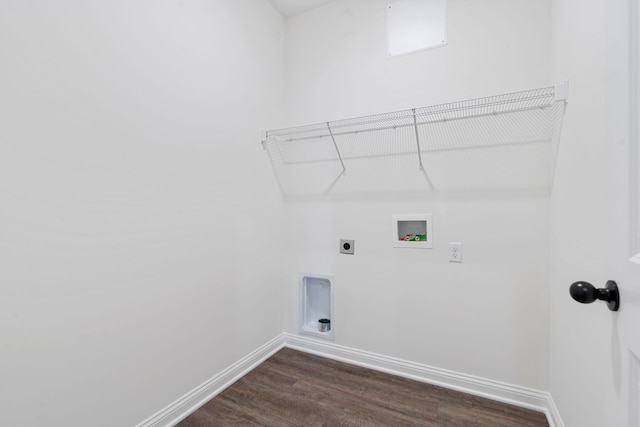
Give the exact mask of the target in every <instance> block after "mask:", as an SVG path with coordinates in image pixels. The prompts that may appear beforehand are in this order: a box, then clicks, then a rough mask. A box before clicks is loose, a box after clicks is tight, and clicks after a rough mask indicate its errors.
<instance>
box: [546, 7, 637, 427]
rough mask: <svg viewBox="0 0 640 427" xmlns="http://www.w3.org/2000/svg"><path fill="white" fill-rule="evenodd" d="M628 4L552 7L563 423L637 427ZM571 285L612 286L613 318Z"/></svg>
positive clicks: (556, 302)
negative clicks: (560, 82)
mask: <svg viewBox="0 0 640 427" xmlns="http://www.w3.org/2000/svg"><path fill="white" fill-rule="evenodd" d="M629 4H631V2H626V1H611V2H609V1H606V2H605V1H593V2H589V3H588V4H586V3H584V2H579V1H573V0H558V1H555V2H554V3H553V8H552V41H553V43H552V47H553V49H552V51H553V74H554V75H555V76H564V78H568V79H569V81H570V97H569V99H570V101H569V105H568V109H567V115H566V120H565V125H564V127H563V138H562V144H561V146H560V152H559V158H558V168H557V171H556V185H555V187H554V191H553V197H552V200H551V222H550V223H551V241H550V242H551V244H550V251H551V257H550V278H551V289H550V293H551V306H550V314H551V317H550V326H551V333H550V392H551V394H552V396H553V398H554V401H555V403H556V406H557V407H558V410H559V412H560V414H561V416H562V418H563V420H564V424H565V425H566V426H580V427H602V426H631V425H636V424H635V423H631V421H630V420H629V415H630V403H632V402H631V398H630V396H629V391H630V390H631V389H632V386H631V385H630V384H629V382H630V381H631V379H632V375H631V372H630V367H631V352H630V351H634V352H636V354H638V351H639V349H640V342H639V341H640V337H638V332H637V326H638V322H639V321H640V320H639V319H638V316H640V309H639V308H638V301H639V300H638V297H637V295H638V292H639V291H640V284H639V283H638V274H639V273H640V271H639V267H638V266H637V265H635V264H631V263H629V262H627V258H629V257H630V256H631V251H630V237H631V236H632V233H631V232H630V228H629V226H630V224H629V219H630V215H629V213H630V207H629V206H630V205H629V195H630V194H631V192H630V190H629V183H630V180H629V166H630V162H629V159H630V157H631V156H630V150H629V148H630V147H629V122H628V120H629V115H628V111H629V110H628V100H629V99H628V93H629V88H628V86H627V85H628V82H629V68H628V67H629V63H628V52H627V49H628V48H629V45H628V43H629V33H628V23H629V15H630V13H629V11H628V9H627V8H628V6H629ZM636 77H637V76H636ZM578 280H581V281H588V282H590V283H592V284H593V285H595V286H597V287H599V288H600V287H603V286H604V285H605V283H606V281H607V280H615V281H616V282H617V283H618V286H619V287H620V290H621V307H620V311H619V312H616V313H614V312H611V311H609V310H607V308H606V306H605V305H604V304H603V303H602V302H596V303H593V304H590V305H582V304H578V303H576V302H574V301H573V300H572V299H571V298H570V296H569V292H568V290H569V286H570V285H571V283H573V282H575V281H578ZM594 367H597V368H596V369H594ZM635 387H636V388H637V384H636V385H635ZM636 399H637V397H636ZM585 402H599V404H585ZM635 404H636V408H637V405H638V401H637V400H636V402H635ZM636 411H637V409H636ZM638 421H639V420H635V422H636V423H637V422H638Z"/></svg>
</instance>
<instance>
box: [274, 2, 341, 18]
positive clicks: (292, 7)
mask: <svg viewBox="0 0 640 427" xmlns="http://www.w3.org/2000/svg"><path fill="white" fill-rule="evenodd" d="M269 1H270V2H271V3H272V4H273V5H274V6H275V8H276V9H278V10H279V11H280V12H281V13H282V14H283V15H284V16H286V17H287V18H289V17H291V16H294V15H297V14H299V13H302V12H306V11H307V10H311V9H313V8H316V7H318V6H322V5H323V4H327V3H330V2H332V1H333V0H269Z"/></svg>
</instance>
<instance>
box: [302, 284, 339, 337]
mask: <svg viewBox="0 0 640 427" xmlns="http://www.w3.org/2000/svg"><path fill="white" fill-rule="evenodd" d="M299 282H300V290H299V295H300V302H299V306H300V333H302V334H305V335H314V336H316V337H320V338H325V339H330V340H332V339H333V337H334V328H335V325H334V321H333V318H332V316H333V287H334V278H333V276H327V275H321V274H300V280H299ZM320 319H329V321H330V322H331V323H330V329H329V330H328V331H326V332H323V331H320V330H319V320H320Z"/></svg>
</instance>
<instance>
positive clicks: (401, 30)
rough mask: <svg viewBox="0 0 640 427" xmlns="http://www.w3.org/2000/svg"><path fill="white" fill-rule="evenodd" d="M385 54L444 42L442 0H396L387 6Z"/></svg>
mask: <svg viewBox="0 0 640 427" xmlns="http://www.w3.org/2000/svg"><path fill="white" fill-rule="evenodd" d="M387 42H388V49H389V51H388V55H389V57H392V56H397V55H404V54H408V53H412V52H417V51H421V50H426V49H433V48H436V47H440V46H445V45H446V44H447V1H446V0H398V1H396V2H393V3H391V4H389V5H387Z"/></svg>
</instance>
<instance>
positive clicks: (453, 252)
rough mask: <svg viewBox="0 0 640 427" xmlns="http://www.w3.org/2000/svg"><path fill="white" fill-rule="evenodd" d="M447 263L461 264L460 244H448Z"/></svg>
mask: <svg viewBox="0 0 640 427" xmlns="http://www.w3.org/2000/svg"><path fill="white" fill-rule="evenodd" d="M449 262H462V243H459V242H449Z"/></svg>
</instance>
